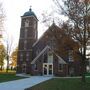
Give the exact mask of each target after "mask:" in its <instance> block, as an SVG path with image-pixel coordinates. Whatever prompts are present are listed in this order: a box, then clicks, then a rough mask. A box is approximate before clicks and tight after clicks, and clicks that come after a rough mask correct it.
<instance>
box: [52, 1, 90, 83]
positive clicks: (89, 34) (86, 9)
mask: <svg viewBox="0 0 90 90" xmlns="http://www.w3.org/2000/svg"><path fill="white" fill-rule="evenodd" d="M53 1H54V3H55V5H56V6H57V8H58V9H57V10H58V12H59V14H60V11H61V10H62V14H64V15H65V16H67V17H68V21H69V23H70V24H71V25H72V26H73V28H72V29H70V31H69V32H72V33H70V36H71V37H72V38H73V39H74V40H76V41H77V42H78V43H79V45H80V53H81V57H82V81H83V82H85V70H86V45H87V42H88V40H89V38H90V24H89V23H90V22H89V20H90V0H63V4H64V6H62V5H61V3H60V0H53Z"/></svg>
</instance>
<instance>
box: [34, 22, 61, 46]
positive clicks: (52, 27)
mask: <svg viewBox="0 0 90 90" xmlns="http://www.w3.org/2000/svg"><path fill="white" fill-rule="evenodd" d="M56 28H58V29H60V28H59V27H58V26H57V25H56V24H55V23H52V25H51V26H50V27H49V28H48V29H47V30H46V31H45V32H44V34H43V35H42V36H41V37H40V38H39V39H38V40H37V41H36V42H35V43H34V44H33V47H34V46H35V45H36V44H37V43H38V42H39V41H40V40H41V39H42V38H43V37H44V36H45V35H46V34H47V33H48V32H49V31H50V30H54V29H56Z"/></svg>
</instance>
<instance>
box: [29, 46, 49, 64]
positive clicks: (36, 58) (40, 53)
mask: <svg viewBox="0 0 90 90" xmlns="http://www.w3.org/2000/svg"><path fill="white" fill-rule="evenodd" d="M47 48H49V46H46V47H45V48H44V49H43V50H42V51H41V52H40V53H39V54H38V56H37V57H36V58H35V59H34V60H33V61H32V62H31V64H34V63H35V61H36V60H37V59H38V58H39V57H40V56H41V55H42V54H43V53H44V52H45V51H46V50H47Z"/></svg>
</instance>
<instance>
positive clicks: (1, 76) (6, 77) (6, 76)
mask: <svg viewBox="0 0 90 90" xmlns="http://www.w3.org/2000/svg"><path fill="white" fill-rule="evenodd" d="M23 78H25V77H20V76H16V72H15V71H9V72H8V73H6V72H5V71H0V83H1V82H7V81H12V80H18V79H23Z"/></svg>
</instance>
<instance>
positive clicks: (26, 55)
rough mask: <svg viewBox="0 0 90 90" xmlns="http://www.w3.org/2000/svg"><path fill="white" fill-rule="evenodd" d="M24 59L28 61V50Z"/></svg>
mask: <svg viewBox="0 0 90 90" xmlns="http://www.w3.org/2000/svg"><path fill="white" fill-rule="evenodd" d="M26 61H29V52H27V53H26Z"/></svg>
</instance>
